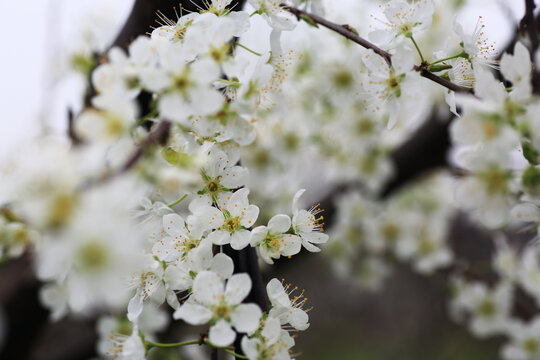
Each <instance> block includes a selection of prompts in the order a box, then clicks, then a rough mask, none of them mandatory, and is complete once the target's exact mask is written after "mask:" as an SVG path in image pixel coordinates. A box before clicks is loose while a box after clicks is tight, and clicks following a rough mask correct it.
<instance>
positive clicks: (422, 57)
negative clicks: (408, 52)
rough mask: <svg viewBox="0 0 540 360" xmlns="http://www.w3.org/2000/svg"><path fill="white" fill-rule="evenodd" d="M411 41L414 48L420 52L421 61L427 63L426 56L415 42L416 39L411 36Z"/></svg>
mask: <svg viewBox="0 0 540 360" xmlns="http://www.w3.org/2000/svg"><path fill="white" fill-rule="evenodd" d="M409 39H411V41H412V43H413V44H414V47H415V48H416V51H417V52H418V55H420V61H421V62H425V60H424V55H422V52H421V51H420V48H419V47H418V44H417V43H416V41H415V40H414V37H413V36H412V35H410V36H409Z"/></svg>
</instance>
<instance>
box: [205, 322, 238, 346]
mask: <svg viewBox="0 0 540 360" xmlns="http://www.w3.org/2000/svg"><path fill="white" fill-rule="evenodd" d="M208 338H209V340H210V342H212V343H214V344H215V345H217V346H219V347H225V346H228V345H230V344H232V343H233V341H234V339H235V338H236V334H235V332H234V331H233V329H231V326H230V325H229V323H228V322H226V321H225V320H220V321H218V322H217V324H216V325H214V326H212V327H211V328H210V331H209V332H208Z"/></svg>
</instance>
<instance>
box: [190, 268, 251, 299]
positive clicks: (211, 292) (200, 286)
mask: <svg viewBox="0 0 540 360" xmlns="http://www.w3.org/2000/svg"><path fill="white" fill-rule="evenodd" d="M246 276H247V275H246ZM223 293H224V288H223V281H222V280H221V279H220V278H219V276H218V275H217V274H216V273H214V272H212V271H201V272H200V273H199V274H198V275H197V277H196V278H195V280H194V281H193V297H194V299H195V301H197V302H199V303H201V304H204V305H207V306H211V305H214V304H217V303H218V302H219V300H220V298H221V296H222V295H223Z"/></svg>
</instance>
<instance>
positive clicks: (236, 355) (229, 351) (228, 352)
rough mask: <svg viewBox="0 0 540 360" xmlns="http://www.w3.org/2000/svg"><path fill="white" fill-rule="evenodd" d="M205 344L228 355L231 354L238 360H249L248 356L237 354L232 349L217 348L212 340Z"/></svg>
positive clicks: (206, 341)
mask: <svg viewBox="0 0 540 360" xmlns="http://www.w3.org/2000/svg"><path fill="white" fill-rule="evenodd" d="M204 343H205V344H206V345H208V346H211V347H213V348H216V349H221V350H223V351H225V352H226V353H227V354H230V355H232V356H234V357H236V358H238V359H249V358H248V357H247V356H245V355H240V354H237V353H235V352H234V351H232V350H231V349H230V348H226V347H219V346H217V345H216V344H214V343H212V342H211V341H210V340H205V341H204Z"/></svg>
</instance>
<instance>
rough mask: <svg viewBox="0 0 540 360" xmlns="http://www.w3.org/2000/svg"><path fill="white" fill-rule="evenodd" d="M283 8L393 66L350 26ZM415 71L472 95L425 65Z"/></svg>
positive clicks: (384, 54) (297, 10) (386, 57)
mask: <svg viewBox="0 0 540 360" xmlns="http://www.w3.org/2000/svg"><path fill="white" fill-rule="evenodd" d="M281 7H283V9H285V10H287V11H288V12H290V13H291V14H294V15H295V16H296V17H297V18H298V20H301V19H309V20H308V21H312V22H313V23H315V24H318V25H322V26H324V27H325V28H328V29H330V30H332V31H335V32H337V33H338V34H340V35H343V36H344V37H345V38H347V39H349V40H351V41H353V42H355V43H357V44H358V45H360V46H362V47H364V48H366V49H371V50H373V51H374V52H375V53H376V54H378V55H380V56H381V57H383V58H384V60H385V61H386V62H387V63H388V65H392V54H390V53H389V52H387V51H384V50H382V49H381V48H379V47H378V46H377V45H375V44H373V43H371V42H369V41H367V40H366V39H364V38H362V37H360V36H358V35H357V34H356V33H355V32H354V31H353V30H352V29H351V27H350V26H348V25H339V24H336V23H333V22H331V21H328V20H326V19H325V18H323V17H320V16H318V15H315V14H311V13H308V12H306V11H304V10H300V9H297V8H295V7H292V6H288V5H285V4H281ZM413 70H415V71H418V72H420V75H421V76H422V77H425V78H426V79H429V80H431V81H434V82H435V83H437V84H439V85H441V86H443V87H445V88H447V89H449V90H452V91H454V92H456V93H472V90H471V89H467V88H464V87H462V86H459V85H456V84H454V83H452V82H450V81H448V80H446V79H443V78H441V77H440V76H437V75H435V74H433V73H432V72H430V71H428V70H427V69H426V67H425V66H423V65H415V66H414V68H413Z"/></svg>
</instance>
